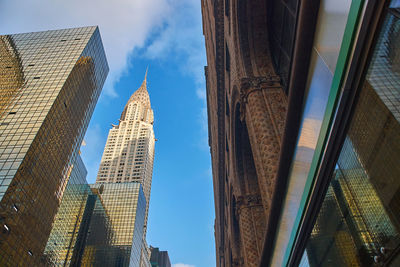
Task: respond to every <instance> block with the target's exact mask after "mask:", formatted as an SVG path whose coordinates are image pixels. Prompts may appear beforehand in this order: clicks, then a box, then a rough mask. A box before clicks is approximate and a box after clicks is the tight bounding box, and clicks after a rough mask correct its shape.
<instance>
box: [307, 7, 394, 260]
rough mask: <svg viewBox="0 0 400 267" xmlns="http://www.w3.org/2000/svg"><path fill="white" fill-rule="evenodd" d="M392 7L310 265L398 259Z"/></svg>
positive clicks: (316, 231) (312, 243)
mask: <svg viewBox="0 0 400 267" xmlns="http://www.w3.org/2000/svg"><path fill="white" fill-rule="evenodd" d="M398 11H399V10H395V9H391V10H390V11H389V14H388V16H387V18H386V21H385V23H384V26H383V30H382V32H381V36H380V38H379V40H378V43H377V47H376V50H375V52H374V56H373V58H372V62H371V65H370V67H369V70H368V74H367V77H366V80H365V81H364V84H363V88H362V90H361V93H360V96H359V100H358V103H357V106H356V109H355V111H354V114H353V118H352V121H351V125H350V128H349V131H348V133H347V136H346V139H345V141H344V144H343V147H342V150H341V153H340V156H339V159H338V161H337V164H336V170H335V172H334V174H333V177H332V181H331V183H330V185H329V188H328V192H327V194H326V196H325V199H324V202H323V204H322V207H321V210H320V212H319V215H318V217H317V220H316V223H315V225H314V228H313V231H312V233H311V236H310V238H309V240H308V243H307V249H306V252H305V255H304V256H303V258H305V257H306V258H307V259H308V262H309V265H310V266H372V265H374V264H379V265H380V264H385V265H389V266H399V265H398V264H399V261H400V259H399V258H400V257H399V249H400V164H399V160H400V112H399V111H400V71H399V70H400V63H399V62H400V60H399V59H400V56H399V55H400V41H399V40H400V19H399V17H398V14H399V12H398Z"/></svg>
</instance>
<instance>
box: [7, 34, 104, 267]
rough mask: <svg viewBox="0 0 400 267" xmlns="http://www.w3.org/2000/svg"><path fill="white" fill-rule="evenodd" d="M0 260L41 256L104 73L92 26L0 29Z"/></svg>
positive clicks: (37, 261)
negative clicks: (17, 30)
mask: <svg viewBox="0 0 400 267" xmlns="http://www.w3.org/2000/svg"><path fill="white" fill-rule="evenodd" d="M0 54H1V59H0V227H1V232H0V265H2V266H15V265H20V266H23V265H32V266H40V265H43V264H45V263H44V262H43V261H45V260H46V258H45V257H44V256H43V253H44V251H45V247H46V244H47V241H48V238H49V235H50V231H51V228H52V224H53V222H54V218H55V215H56V212H57V210H58V208H59V205H60V202H61V199H62V197H63V194H64V191H65V188H66V185H67V183H68V179H69V177H70V176H71V172H72V171H73V164H74V163H75V162H76V160H77V159H76V157H77V155H78V150H79V146H80V144H81V142H82V139H83V136H84V133H85V131H86V128H87V126H88V123H89V119H90V117H91V115H92V112H93V109H94V106H95V104H96V101H97V99H98V96H99V94H100V91H101V88H102V86H103V83H104V81H105V78H106V76H107V73H108V65H107V61H106V57H105V53H104V49H103V46H102V42H101V39H100V34H99V30H98V28H97V27H85V28H75V29H67V30H55V31H45V32H36V33H26V34H15V35H4V36H0Z"/></svg>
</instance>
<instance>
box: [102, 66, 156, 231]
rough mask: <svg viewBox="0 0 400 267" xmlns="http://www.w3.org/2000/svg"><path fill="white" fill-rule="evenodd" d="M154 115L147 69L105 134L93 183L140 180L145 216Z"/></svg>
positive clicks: (149, 186)
mask: <svg viewBox="0 0 400 267" xmlns="http://www.w3.org/2000/svg"><path fill="white" fill-rule="evenodd" d="M153 123H154V115H153V110H152V109H151V104H150V97H149V93H148V91H147V72H146V75H145V78H144V81H143V83H142V85H141V86H140V87H139V89H137V90H136V91H135V92H134V93H133V94H132V96H131V97H130V99H129V100H128V103H127V104H126V105H125V108H124V110H123V112H122V114H121V118H120V119H119V123H118V125H113V128H112V129H111V130H110V132H109V134H108V138H107V143H106V146H105V148H104V152H103V157H102V159H101V163H100V168H99V172H98V174H97V180H96V183H122V182H124V183H126V182H139V183H141V184H142V186H143V191H144V195H145V197H146V203H147V204H146V219H145V228H146V225H147V214H148V209H149V202H150V191H151V180H152V175H153V161H154V144H155V138H154V130H153Z"/></svg>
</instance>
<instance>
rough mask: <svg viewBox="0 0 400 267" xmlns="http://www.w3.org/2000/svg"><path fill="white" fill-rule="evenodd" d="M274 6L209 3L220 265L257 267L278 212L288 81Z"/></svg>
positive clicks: (206, 23) (205, 3)
mask: <svg viewBox="0 0 400 267" xmlns="http://www.w3.org/2000/svg"><path fill="white" fill-rule="evenodd" d="M267 2H268V1H235V0H231V1H229V0H226V1H218V0H202V15H203V32H204V36H205V43H206V49H207V64H208V66H206V67H205V75H206V83H207V85H206V86H207V105H208V106H207V109H208V120H209V121H208V122H209V145H210V150H211V155H212V171H213V179H214V197H215V209H216V220H215V239H216V255H217V266H257V265H258V264H259V262H260V258H261V254H262V250H263V243H264V236H265V234H266V229H267V219H268V217H269V216H270V213H271V209H270V206H271V200H272V197H273V194H274V185H275V179H276V173H277V167H278V161H279V155H280V148H281V137H282V134H283V130H284V125H285V117H286V110H287V95H286V85H285V84H286V83H287V76H288V75H287V71H286V72H285V71H282V67H284V66H283V65H284V64H280V63H279V62H277V61H276V55H278V56H279V55H281V57H283V55H284V53H283V52H282V51H283V48H282V47H281V46H280V45H277V46H275V47H274V46H271V45H270V44H269V41H270V40H272V41H274V38H278V39H280V38H282V36H278V37H276V35H274V36H272V37H269V35H268V27H269V25H268V20H267V17H268V15H267V14H268V8H267ZM276 5H280V4H279V3H278V4H276ZM280 7H282V6H280ZM282 8H284V9H285V10H284V11H288V8H287V7H286V6H285V7H282ZM288 14H290V13H289V12H288ZM289 24H290V23H289ZM278 26H281V25H278ZM290 26H291V25H289V27H290ZM289 37H290V38H292V39H293V36H289ZM271 47H272V48H271ZM271 49H272V50H274V49H275V50H277V51H278V52H276V51H273V52H276V53H274V55H275V58H274V57H273V56H271ZM288 49H289V50H291V49H292V47H289V48H288ZM287 54H290V53H287ZM287 61H288V60H287Z"/></svg>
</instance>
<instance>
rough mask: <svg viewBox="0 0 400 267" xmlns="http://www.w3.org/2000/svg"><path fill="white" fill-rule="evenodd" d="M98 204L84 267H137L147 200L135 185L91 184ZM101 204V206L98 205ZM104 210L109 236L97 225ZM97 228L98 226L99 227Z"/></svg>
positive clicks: (85, 253)
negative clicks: (95, 192) (92, 266)
mask: <svg viewBox="0 0 400 267" xmlns="http://www.w3.org/2000/svg"><path fill="white" fill-rule="evenodd" d="M90 186H91V188H92V190H96V191H97V192H98V194H97V196H98V197H99V198H100V201H101V203H98V204H97V205H96V206H95V207H94V211H93V215H92V218H91V220H90V225H89V228H88V230H89V232H88V234H87V240H86V241H85V248H84V251H83V260H82V264H83V265H84V266H87V265H94V266H99V265H102V264H105V263H107V262H108V264H106V266H139V264H140V255H141V249H142V238H143V229H144V227H143V226H144V217H145V210H146V199H145V197H144V194H143V189H142V185H141V184H140V183H138V182H128V183H105V184H98V183H96V184H93V185H90ZM100 204H101V205H100ZM103 210H105V212H106V215H107V219H108V220H109V221H110V228H111V230H112V235H108V236H105V235H104V231H101V229H102V228H104V227H103V226H101V224H99V222H101V221H102V220H104V216H103ZM99 226H100V227H99Z"/></svg>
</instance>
